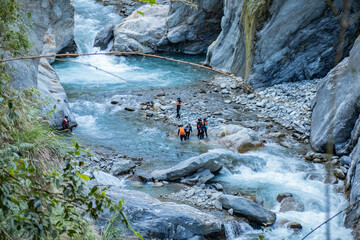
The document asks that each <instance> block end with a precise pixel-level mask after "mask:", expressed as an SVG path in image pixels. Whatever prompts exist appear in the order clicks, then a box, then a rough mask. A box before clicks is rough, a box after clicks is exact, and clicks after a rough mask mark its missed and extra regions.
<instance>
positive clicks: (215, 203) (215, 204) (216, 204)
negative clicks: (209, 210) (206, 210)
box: [214, 200, 222, 210]
mask: <svg viewBox="0 0 360 240" xmlns="http://www.w3.org/2000/svg"><path fill="white" fill-rule="evenodd" d="M214 206H215V208H216V209H217V210H222V204H221V202H220V201H218V200H215V201H214Z"/></svg>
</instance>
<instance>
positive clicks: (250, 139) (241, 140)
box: [217, 128, 264, 153]
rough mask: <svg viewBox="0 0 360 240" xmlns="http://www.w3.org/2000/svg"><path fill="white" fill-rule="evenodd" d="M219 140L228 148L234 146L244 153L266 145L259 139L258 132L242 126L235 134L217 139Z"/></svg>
mask: <svg viewBox="0 0 360 240" xmlns="http://www.w3.org/2000/svg"><path fill="white" fill-rule="evenodd" d="M217 142H218V143H220V144H223V145H225V146H226V147H228V148H234V149H236V150H237V151H238V152H239V153H244V152H247V151H250V150H254V149H256V148H259V147H263V146H264V143H263V142H261V141H260V139H259V135H258V133H257V132H256V131H254V130H251V129H249V128H242V129H241V130H240V131H237V132H236V133H234V134H231V135H228V136H225V137H223V138H221V139H219V140H217Z"/></svg>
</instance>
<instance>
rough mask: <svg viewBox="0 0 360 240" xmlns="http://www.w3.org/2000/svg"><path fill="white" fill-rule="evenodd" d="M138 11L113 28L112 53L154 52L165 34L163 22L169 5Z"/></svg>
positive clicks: (143, 8) (145, 7)
mask: <svg viewBox="0 0 360 240" xmlns="http://www.w3.org/2000/svg"><path fill="white" fill-rule="evenodd" d="M138 11H139V12H142V13H143V14H144V16H143V15H141V14H139V13H138ZM138 11H135V12H134V13H133V14H131V15H130V16H129V17H127V18H125V19H124V20H123V21H122V22H121V23H120V24H119V25H117V26H116V27H115V29H114V37H115V41H114V45H113V47H112V50H113V51H125V52H142V53H149V52H154V51H155V49H156V46H157V45H158V42H159V40H160V39H161V38H162V37H163V36H164V35H165V32H166V26H165V22H166V17H167V15H168V12H169V5H153V6H150V5H145V6H142V7H140V8H139V9H138Z"/></svg>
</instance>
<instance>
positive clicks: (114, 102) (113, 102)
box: [111, 100, 119, 105]
mask: <svg viewBox="0 0 360 240" xmlns="http://www.w3.org/2000/svg"><path fill="white" fill-rule="evenodd" d="M118 103H119V102H118V101H116V100H112V101H111V104H113V105H115V104H118Z"/></svg>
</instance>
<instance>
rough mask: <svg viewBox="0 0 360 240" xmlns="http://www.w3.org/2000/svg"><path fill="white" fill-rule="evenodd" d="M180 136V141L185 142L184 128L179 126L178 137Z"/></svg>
mask: <svg viewBox="0 0 360 240" xmlns="http://www.w3.org/2000/svg"><path fill="white" fill-rule="evenodd" d="M179 135H180V141H182V140H183V139H184V141H186V134H185V128H184V126H183V125H180V128H179V130H178V136H179Z"/></svg>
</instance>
